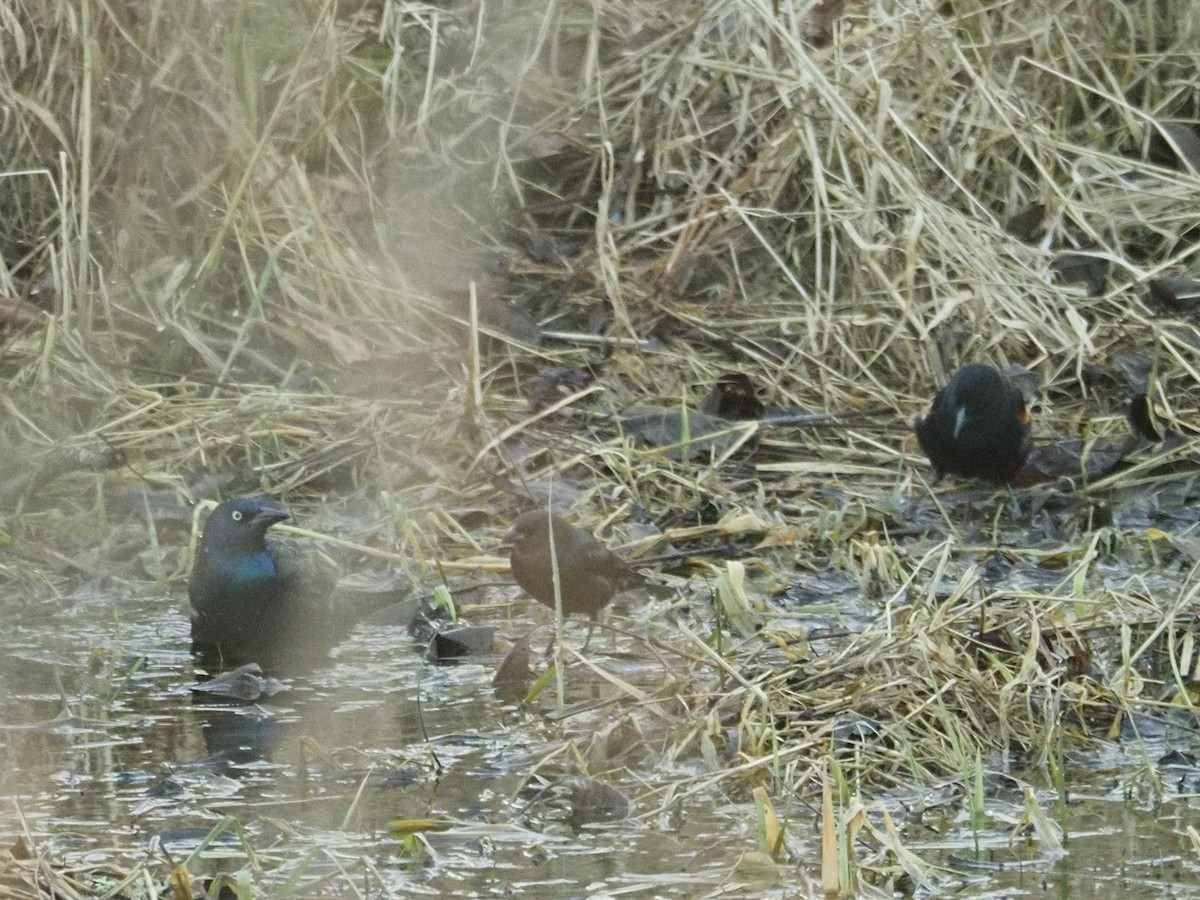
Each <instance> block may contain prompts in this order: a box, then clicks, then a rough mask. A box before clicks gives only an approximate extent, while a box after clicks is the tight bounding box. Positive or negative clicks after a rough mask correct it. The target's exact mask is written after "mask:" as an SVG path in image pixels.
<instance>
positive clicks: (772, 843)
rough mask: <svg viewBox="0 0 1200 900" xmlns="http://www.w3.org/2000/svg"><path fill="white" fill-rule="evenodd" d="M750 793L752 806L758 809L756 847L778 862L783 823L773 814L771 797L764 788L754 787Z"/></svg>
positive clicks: (781, 843) (773, 808) (780, 852)
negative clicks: (752, 798) (752, 801)
mask: <svg viewBox="0 0 1200 900" xmlns="http://www.w3.org/2000/svg"><path fill="white" fill-rule="evenodd" d="M752 793H753V795H754V807H755V809H756V810H757V811H758V847H759V849H760V850H762V851H763V852H764V853H766V854H767V855H768V856H770V857H771V859H773V860H775V862H779V857H780V856H781V855H782V853H783V823H782V822H780V821H779V816H777V815H776V814H775V807H774V805H772V803H771V798H770V797H769V796H767V789H766V788H764V787H761V786H759V787H756V788H755V789H754V791H753V792H752Z"/></svg>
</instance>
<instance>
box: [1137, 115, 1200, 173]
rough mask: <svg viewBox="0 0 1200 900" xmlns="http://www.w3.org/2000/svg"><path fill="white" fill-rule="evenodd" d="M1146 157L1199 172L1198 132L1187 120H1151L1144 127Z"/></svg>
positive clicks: (1161, 163)
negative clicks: (1145, 127)
mask: <svg viewBox="0 0 1200 900" xmlns="http://www.w3.org/2000/svg"><path fill="white" fill-rule="evenodd" d="M1146 157H1147V158H1148V159H1149V160H1150V161H1151V162H1156V163H1159V164H1160V165H1164V166H1168V167H1170V168H1172V169H1181V170H1188V169H1190V170H1191V171H1193V172H1200V134H1197V133H1196V126H1195V125H1192V124H1191V123H1188V122H1151V123H1150V125H1149V127H1148V128H1147V129H1146Z"/></svg>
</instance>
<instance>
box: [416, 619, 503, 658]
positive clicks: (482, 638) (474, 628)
mask: <svg viewBox="0 0 1200 900" xmlns="http://www.w3.org/2000/svg"><path fill="white" fill-rule="evenodd" d="M495 642H496V628H495V626H493V625H468V626H466V627H464V628H456V629H454V630H453V631H441V632H438V633H437V634H435V635H434V636H433V640H432V641H430V643H429V652H428V653H427V654H426V655H425V658H426V659H427V660H429V661H430V662H446V661H447V660H455V659H463V658H465V657H468V656H483V655H484V654H486V653H491V652H492V647H493V646H494V645H495Z"/></svg>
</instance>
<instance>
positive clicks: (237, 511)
mask: <svg viewBox="0 0 1200 900" xmlns="http://www.w3.org/2000/svg"><path fill="white" fill-rule="evenodd" d="M229 515H230V517H231V518H232V519H233V521H235V522H240V521H242V511H241V510H240V509H235V510H234V511H233V512H232V513H230V514H229Z"/></svg>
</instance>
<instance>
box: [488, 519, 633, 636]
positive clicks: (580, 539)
mask: <svg viewBox="0 0 1200 900" xmlns="http://www.w3.org/2000/svg"><path fill="white" fill-rule="evenodd" d="M551 526H553V530H552V529H551ZM552 534H553V536H554V547H553V551H551V541H550V537H551V535H552ZM507 539H508V540H509V541H510V542H511V543H512V555H511V557H510V558H509V559H510V561H511V563H512V573H513V578H515V579H516V580H517V584H519V585H520V586H521V587H522V588H524V589H525V592H526V593H528V594H529V595H530V596H531V597H533V599H534V600H536V601H537V602H538V603H541V604H542V605H544V606H548V607H550V608H551V609H554V568H555V565H556V564H557V566H558V584H559V592H560V594H561V595H562V611H563V615H564V616H569V615H572V614H575V613H578V614H580V615H586V616H589V617H590V618H591V620H592V626H593V627H594V626H595V622H596V616H597V614H598V613H599V612H600V610H602V609H603V608H604V607H606V606H607V605H608V602H609V601H610V600H612V598H613V595H614V594H616V593H617V592H618V591H622V590H625V589H626V588H631V587H638V586H639V585H643V584H645V583H646V580H645V578H643V577H642V576H641V575H639V574H638V573H637V572H635V571H634V570H633V569H631V568H629V566H628V565H626V564H625V562H624V560H622V559H621V557H619V556H617V554H615V553H613V552H612V551H611V550H609V549H608V548H607V547H605V546H604V545H603V544H601V543H600V542H599V541H598V540H596V539H595V538H594V537H592V536H591V535H590V534H588V533H587V532H586V531H584V530H583V529H581V528H576V527H575V526H574V525H572V524H570V523H569V522H567V521H566V520H565V519H563V518H560V517H559V516H556V515H553V514H550V513H548V512H546V510H544V509H535V510H532V511H531V512H527V513H523V514H521V515H520V516H518V517H517V519H516V521H515V522H513V524H512V527H511V528H509V530H508V535H507ZM588 637H589V638H590V637H591V629H590V628H589V629H588ZM585 646H586V643H585Z"/></svg>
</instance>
